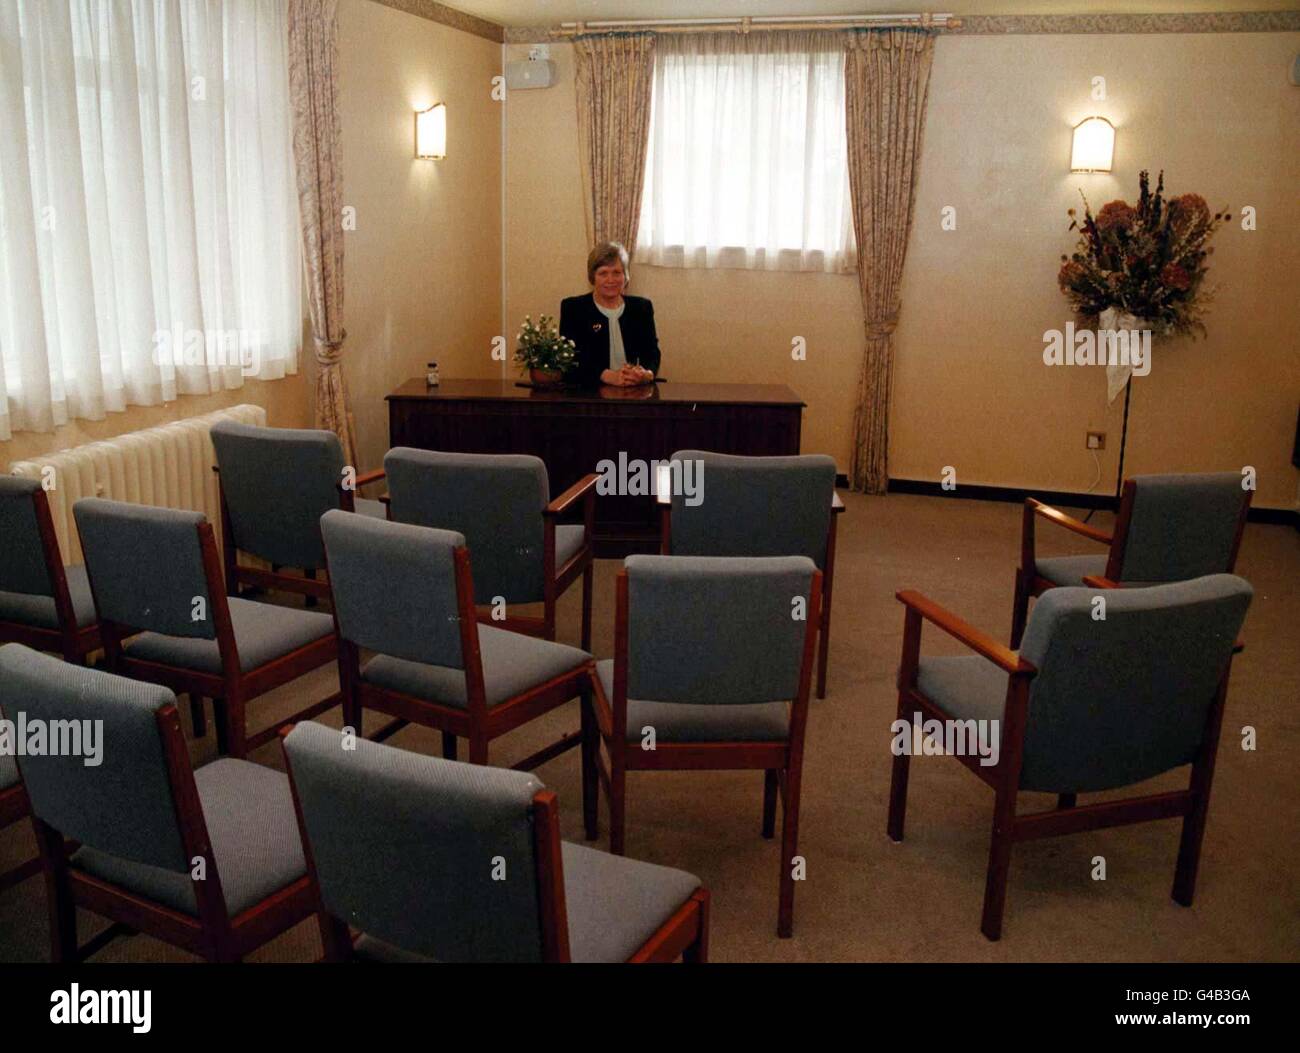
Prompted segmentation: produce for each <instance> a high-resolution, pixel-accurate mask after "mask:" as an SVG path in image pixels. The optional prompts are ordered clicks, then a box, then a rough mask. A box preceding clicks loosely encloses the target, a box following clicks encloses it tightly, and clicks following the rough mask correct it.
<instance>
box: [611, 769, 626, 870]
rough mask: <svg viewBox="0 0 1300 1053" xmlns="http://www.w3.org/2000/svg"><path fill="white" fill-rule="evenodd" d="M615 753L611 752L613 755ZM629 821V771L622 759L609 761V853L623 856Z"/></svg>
mask: <svg viewBox="0 0 1300 1053" xmlns="http://www.w3.org/2000/svg"><path fill="white" fill-rule="evenodd" d="M612 752H613V751H611V753H612ZM626 819H627V769H625V768H624V767H623V762H622V758H620V757H616V756H612V755H611V757H610V759H609V851H610V854H612V855H616V856H621V855H622V854H623V831H624V829H625V822H626Z"/></svg>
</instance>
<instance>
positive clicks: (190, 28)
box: [0, 0, 302, 439]
mask: <svg viewBox="0 0 1300 1053" xmlns="http://www.w3.org/2000/svg"><path fill="white" fill-rule="evenodd" d="M286 4H287V0H225V2H223V3H218V4H214V3H210V2H208V0H3V2H0V37H2V38H3V39H4V40H5V42H6V55H5V59H4V62H3V63H0V127H3V128H4V130H5V133H4V136H3V137H0V439H6V438H9V436H10V434H11V432H13V431H24V430H38V431H48V430H49V429H51V428H53V427H55V426H57V425H59V424H63V423H65V422H66V421H67V420H69V419H71V418H89V419H102V418H103V417H104V415H105V413H106V412H107V411H113V410H122V409H124V408H125V407H126V406H128V405H151V404H155V403H158V402H160V401H166V400H170V399H174V398H175V397H176V396H177V395H179V394H206V393H209V392H212V391H218V390H221V389H222V388H232V387H239V386H240V385H241V384H242V383H243V377H244V376H257V377H260V378H263V379H275V378H278V377H283V376H284V375H285V374H286V373H293V372H296V371H297V358H298V353H299V350H300V343H301V332H302V289H301V284H302V277H301V263H300V259H301V250H300V234H299V226H298V204H297V192H296V188H295V180H294V168H293V156H292V138H291V116H290V107H289V76H288V39H287V25H288V23H287V6H286Z"/></svg>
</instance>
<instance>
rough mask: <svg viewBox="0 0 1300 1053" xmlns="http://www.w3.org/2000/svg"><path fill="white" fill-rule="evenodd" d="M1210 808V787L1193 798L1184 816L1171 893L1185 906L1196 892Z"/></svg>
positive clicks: (1189, 904) (1176, 900)
mask: <svg viewBox="0 0 1300 1053" xmlns="http://www.w3.org/2000/svg"><path fill="white" fill-rule="evenodd" d="M1209 810H1210V795H1209V792H1208V787H1207V788H1206V790H1205V791H1204V792H1202V793H1198V794H1196V795H1195V796H1194V797H1193V798H1192V810H1191V811H1190V812H1188V813H1187V814H1186V815H1185V816H1184V817H1183V833H1182V837H1180V838H1179V840H1178V864H1177V866H1176V867H1175V868H1174V887H1173V890H1172V892H1171V893H1170V895H1172V896H1173V898H1174V902H1175V903H1178V904H1180V905H1181V906H1184V907H1190V906H1191V905H1192V897H1193V895H1195V893H1196V871H1197V869H1198V868H1199V867H1200V864H1201V842H1202V840H1203V839H1204V837H1205V818H1206V816H1207V815H1208V814H1209Z"/></svg>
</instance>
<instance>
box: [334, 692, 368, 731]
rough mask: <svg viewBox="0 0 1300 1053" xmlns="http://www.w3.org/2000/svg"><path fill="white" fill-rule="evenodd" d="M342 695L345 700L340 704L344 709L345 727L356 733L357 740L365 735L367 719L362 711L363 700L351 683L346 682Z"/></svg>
mask: <svg viewBox="0 0 1300 1053" xmlns="http://www.w3.org/2000/svg"><path fill="white" fill-rule="evenodd" d="M342 695H343V698H342V699H341V703H340V704H341V705H342V708H343V726H344V727H345V728H351V729H352V730H353V731H355V732H356V733H357V738H362V737H364V735H365V729H364V726H363V725H364V723H365V719H366V717H365V713H364V712H363V711H362V706H361V698H360V696H359V695H358V694H357V692H356V689H355V688H354V687H353V686H352V685H351V684H350V683H346V682H345V683H344V684H343V691H342Z"/></svg>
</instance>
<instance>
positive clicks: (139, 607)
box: [72, 497, 225, 640]
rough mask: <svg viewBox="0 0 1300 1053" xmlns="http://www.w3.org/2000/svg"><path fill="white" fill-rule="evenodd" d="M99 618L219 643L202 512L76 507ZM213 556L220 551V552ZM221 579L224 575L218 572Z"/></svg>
mask: <svg viewBox="0 0 1300 1053" xmlns="http://www.w3.org/2000/svg"><path fill="white" fill-rule="evenodd" d="M72 514H73V515H74V516H75V517H76V520H77V532H78V533H79V534H80V535H81V548H82V552H83V553H84V554H85V557H86V575H87V577H88V578H89V579H90V590H91V592H92V593H93V594H94V596H95V609H96V610H97V611H98V613H99V617H100V618H101V619H107V620H108V621H111V622H116V623H118V624H119V625H123V626H129V627H131V628H134V629H143V630H147V631H150V632H158V633H165V634H166V635H168V636H193V637H199V638H201V639H205V640H213V639H216V635H217V633H216V620H215V617H214V614H215V612H214V610H213V593H214V592H215V593H216V594H217V596H218V597H220V601H221V602H223V603H224V601H225V594H224V592H222V586H221V582H220V581H219V580H218V581H214V582H212V583H211V587H209V582H208V577H207V572H206V569H205V566H204V559H203V547H202V545H201V543H200V541H199V528H200V526H202V525H206V524H207V518H206V517H205V516H204V515H203V513H202V512H188V511H184V510H182V509H178V508H154V507H152V506H150V505H135V504H127V503H126V502H123V501H108V500H105V499H104V498H101V497H87V498H83V499H82V500H80V501H78V502H77V503H76V504H75V505H73V506H72ZM214 551H215V550H214ZM217 573H220V572H219V571H218V572H217Z"/></svg>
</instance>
